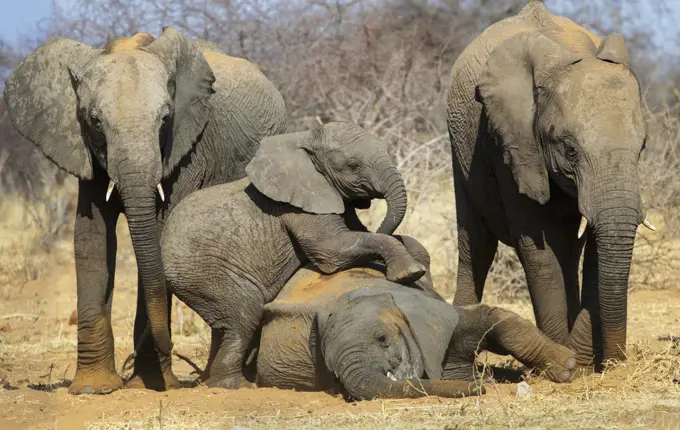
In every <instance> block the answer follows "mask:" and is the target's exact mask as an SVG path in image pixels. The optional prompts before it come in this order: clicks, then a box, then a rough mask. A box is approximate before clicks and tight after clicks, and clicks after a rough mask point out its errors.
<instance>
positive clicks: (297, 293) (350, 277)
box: [275, 265, 385, 307]
mask: <svg viewBox="0 0 680 430" xmlns="http://www.w3.org/2000/svg"><path fill="white" fill-rule="evenodd" d="M384 277H385V275H384V273H383V272H382V271H381V270H380V269H379V268H378V267H376V266H374V267H356V268H352V269H349V270H345V271H342V272H338V273H335V274H332V275H325V274H323V273H321V272H320V271H319V270H318V269H316V268H315V267H314V266H312V265H307V266H305V267H303V268H301V269H299V270H298V271H297V272H296V273H295V275H293V276H292V277H291V278H290V279H289V280H288V282H286V285H285V286H284V287H283V289H282V290H281V292H280V293H279V295H278V296H277V297H276V300H275V302H276V303H281V304H283V303H285V304H296V305H307V306H311V307H324V306H325V305H327V304H328V303H329V302H333V301H335V300H337V299H338V298H339V297H340V296H342V295H343V294H345V293H346V292H349V291H352V290H355V289H357V288H361V287H365V286H368V285H370V284H372V283H373V284H374V283H375V281H376V278H384Z"/></svg>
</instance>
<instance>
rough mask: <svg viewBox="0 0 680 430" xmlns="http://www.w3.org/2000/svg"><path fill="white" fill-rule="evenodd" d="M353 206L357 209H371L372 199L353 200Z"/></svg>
mask: <svg viewBox="0 0 680 430" xmlns="http://www.w3.org/2000/svg"><path fill="white" fill-rule="evenodd" d="M352 206H353V207H354V208H355V209H370V207H371V199H370V198H366V199H356V200H352Z"/></svg>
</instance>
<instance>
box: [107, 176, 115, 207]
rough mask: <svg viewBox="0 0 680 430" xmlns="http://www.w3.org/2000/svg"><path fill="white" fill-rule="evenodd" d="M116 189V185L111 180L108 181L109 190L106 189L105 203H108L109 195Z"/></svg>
mask: <svg viewBox="0 0 680 430" xmlns="http://www.w3.org/2000/svg"><path fill="white" fill-rule="evenodd" d="M115 187H116V183H115V182H113V180H112V179H109V188H107V189H106V201H107V202H108V201H109V199H110V198H111V193H112V192H113V189H114V188H115Z"/></svg>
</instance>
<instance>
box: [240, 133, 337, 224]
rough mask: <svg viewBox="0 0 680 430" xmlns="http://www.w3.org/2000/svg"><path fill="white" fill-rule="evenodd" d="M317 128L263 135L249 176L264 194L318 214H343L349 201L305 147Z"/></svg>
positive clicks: (250, 164)
mask: <svg viewBox="0 0 680 430" xmlns="http://www.w3.org/2000/svg"><path fill="white" fill-rule="evenodd" d="M313 135H314V132H313V131H303V132H298V133H288V134H282V135H278V136H270V137H265V138H264V139H262V142H261V143H260V147H259V148H258V150H257V152H256V153H255V157H253V159H252V160H251V161H250V163H249V164H248V166H247V167H246V174H247V175H248V179H250V182H252V183H253V185H254V186H255V188H257V189H258V191H260V192H261V193H262V194H264V195H266V196H267V197H269V198H270V199H272V200H276V201H278V202H284V203H289V204H291V205H293V206H295V207H297V208H300V209H302V210H303V211H305V212H310V213H314V214H342V213H344V212H345V203H344V201H343V200H342V197H341V196H340V194H339V193H338V191H337V190H336V189H335V188H334V187H333V186H332V185H331V184H330V183H329V182H328V181H327V180H326V178H325V177H324V176H323V175H322V174H321V173H320V172H319V171H318V170H316V167H315V166H314V162H313V161H312V159H311V158H310V157H309V154H308V152H307V150H306V149H305V148H309V147H311V145H310V142H311V141H312V139H315V137H314V136H313Z"/></svg>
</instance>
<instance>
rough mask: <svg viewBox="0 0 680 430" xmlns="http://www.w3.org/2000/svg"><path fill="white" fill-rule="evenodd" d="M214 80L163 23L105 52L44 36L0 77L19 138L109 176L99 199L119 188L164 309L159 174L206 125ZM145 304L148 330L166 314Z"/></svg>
mask: <svg viewBox="0 0 680 430" xmlns="http://www.w3.org/2000/svg"><path fill="white" fill-rule="evenodd" d="M214 81H215V76H214V75H213V72H212V70H211V68H210V66H209V65H208V63H207V62H206V60H205V58H204V57H203V54H202V53H201V52H200V51H199V50H198V48H197V47H196V46H195V45H193V44H191V43H190V42H189V40H187V39H186V38H185V37H184V36H183V35H182V34H181V33H179V32H178V31H177V30H175V29H173V28H168V27H166V28H164V30H163V34H162V35H161V36H159V37H158V38H156V39H154V38H153V37H152V36H151V35H149V34H146V33H139V34H136V35H135V36H133V37H131V38H129V39H116V40H112V41H110V42H109V43H108V44H107V45H106V46H105V47H104V48H103V49H98V48H93V47H91V46H88V45H85V44H82V43H79V42H76V41H74V40H70V39H65V38H59V37H57V38H52V39H50V40H49V41H48V42H46V43H45V44H44V45H42V46H40V47H39V48H38V49H36V50H35V51H34V52H33V53H31V54H30V55H29V56H28V57H27V58H26V59H25V60H24V61H23V62H22V63H21V64H20V65H19V66H18V67H17V68H16V70H14V72H13V73H12V74H11V76H10V77H9V79H7V81H6V84H5V90H4V96H5V100H6V101H7V104H8V107H9V113H10V117H11V119H12V123H13V124H14V126H15V128H16V129H17V130H18V131H19V132H20V133H21V134H22V135H23V136H25V137H26V138H27V139H28V140H30V141H31V142H33V143H34V144H35V145H37V146H38V148H40V150H41V151H42V152H43V153H44V154H45V155H46V156H47V157H48V158H49V159H50V160H51V161H53V162H54V163H55V164H56V165H58V166H59V167H60V168H62V169H63V170H65V171H67V172H69V173H71V174H73V175H75V176H76V177H78V178H79V179H80V180H81V181H87V180H92V179H94V178H95V177H97V178H98V179H99V180H101V179H103V181H106V180H107V179H108V181H109V187H108V190H106V192H105V191H104V190H105V189H102V196H101V197H104V194H106V195H105V199H106V201H108V200H109V198H110V197H111V194H112V192H113V190H114V187H115V189H116V190H117V192H118V193H119V197H120V200H121V202H122V205H123V208H124V211H125V214H126V216H127V219H128V223H129V228H130V235H131V238H132V244H133V246H134V250H135V254H136V257H137V264H138V267H139V272H140V275H141V279H142V282H143V285H144V286H145V294H146V297H147V304H148V305H149V306H151V307H154V306H155V307H156V308H159V307H163V306H164V302H165V295H166V291H165V281H164V277H163V268H162V262H161V256H160V247H159V243H158V232H157V226H156V204H157V200H156V199H157V192H158V194H159V197H160V199H161V200H164V194H163V188H162V186H161V185H160V183H161V179H162V178H164V177H168V176H169V175H170V174H171V173H172V172H173V169H175V167H176V166H177V165H178V164H179V163H180V160H181V159H182V158H183V157H184V156H185V155H187V153H189V152H190V151H191V149H192V147H193V145H194V143H195V142H196V141H197V140H198V139H199V136H200V134H201V133H202V131H203V130H204V128H205V126H206V124H207V122H208V118H209V110H210V106H209V100H210V97H211V94H212V93H213V92H214V91H213V89H212V84H213V82H214ZM95 172H100V173H97V174H96V175H95ZM106 176H108V178H107V177H106ZM103 183H104V184H105V183H106V182H103ZM161 297H162V298H163V299H162V300H161V299H160V298H161ZM156 305H158V306H156ZM148 310H149V313H150V317H151V321H152V330H153V332H154V333H155V334H156V332H157V329H158V328H159V327H161V326H162V325H164V324H166V323H167V321H158V318H154V316H156V314H157V313H158V312H160V315H163V314H164V313H165V312H167V311H165V310H163V311H161V310H158V309H157V310H158V312H152V310H151V309H150V308H149V309H148ZM162 319H163V318H161V320H162ZM154 321H156V322H157V324H154ZM156 326H158V327H156ZM168 342H169V338H168Z"/></svg>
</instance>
